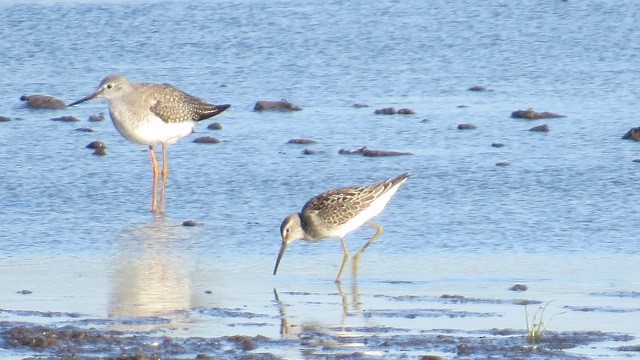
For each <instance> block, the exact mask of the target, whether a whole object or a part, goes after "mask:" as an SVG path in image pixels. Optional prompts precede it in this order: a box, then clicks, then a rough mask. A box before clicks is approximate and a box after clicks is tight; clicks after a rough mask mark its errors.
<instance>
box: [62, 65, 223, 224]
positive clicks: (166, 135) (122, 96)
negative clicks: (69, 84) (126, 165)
mask: <svg viewBox="0 0 640 360" xmlns="http://www.w3.org/2000/svg"><path fill="white" fill-rule="evenodd" d="M94 98H103V99H107V100H108V101H109V114H110V115H111V121H112V122H113V125H115V127H116V129H117V130H118V132H119V133H120V134H121V135H122V136H123V137H124V138H126V139H127V140H129V141H131V142H134V143H137V144H142V145H148V146H149V154H150V155H151V166H152V167H153V187H152V191H153V196H152V199H151V211H153V212H154V213H155V212H158V211H164V204H165V195H166V186H167V178H168V175H169V163H168V162H167V145H169V144H173V143H175V142H176V141H178V140H180V139H181V138H183V137H185V136H187V135H189V134H191V133H193V128H194V126H195V124H196V122H198V121H200V120H204V119H208V118H210V117H212V116H215V115H218V114H220V113H221V112H223V111H225V110H226V109H228V108H229V106H231V105H228V104H224V105H212V104H209V103H208V102H206V101H204V100H202V99H200V98H197V97H195V96H192V95H189V94H187V93H185V92H184V91H182V90H179V89H178V88H176V87H174V86H172V85H170V84H150V83H140V84H131V83H130V82H129V80H127V78H126V77H124V76H123V75H109V76H107V77H106V78H104V79H103V80H102V82H101V83H100V85H99V86H98V90H96V91H95V92H94V93H93V94H90V95H87V96H85V97H83V98H82V99H80V100H78V101H75V102H72V103H71V104H69V106H73V105H77V104H80V103H82V102H85V101H87V100H91V99H94ZM155 145H162V184H161V185H162V187H161V190H160V207H159V208H158V204H157V200H156V196H157V192H158V174H159V168H158V159H157V158H156V153H155V150H154V146H155Z"/></svg>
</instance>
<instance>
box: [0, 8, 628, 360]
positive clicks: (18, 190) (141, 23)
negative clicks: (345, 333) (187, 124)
mask: <svg viewBox="0 0 640 360" xmlns="http://www.w3.org/2000/svg"><path fill="white" fill-rule="evenodd" d="M639 16H640V8H638V6H637V3H636V2H634V1H616V2H610V1H569V2H563V1H532V2H527V3H521V2H503V1H488V2H481V3H476V2H472V1H457V2H444V1H439V2H423V1H402V2H400V1H386V0H385V1H378V2H375V3H371V2H366V1H350V2H345V1H327V2H322V3H317V2H313V1H295V2H294V1H288V0H287V1H273V2H259V1H252V0H244V1H236V2H220V1H213V2H204V3H203V2H195V1H185V2H170V1H166V2H146V1H144V2H141V1H130V2H123V1H107V2H94V1H59V2H54V3H52V4H45V3H41V2H40V3H39V2H31V3H21V2H18V1H9V2H5V3H3V4H2V5H0V24H1V25H0V39H1V40H0V53H1V54H2V63H3V64H2V66H0V99H2V100H3V101H1V102H0V115H4V116H9V117H11V118H12V121H10V122H6V123H0V166H1V167H2V170H1V171H0V234H1V235H0V267H1V268H2V270H1V273H2V275H0V279H2V280H1V281H0V308H2V309H12V310H37V311H60V312H78V313H81V314H83V316H89V317H93V318H95V317H98V318H118V317H122V316H125V317H129V316H150V315H158V316H168V317H169V318H172V320H171V322H170V323H169V325H168V326H165V325H166V324H164V325H163V326H160V328H169V329H170V330H168V331H174V333H173V334H177V335H184V336H220V335H221V334H234V333H236V332H237V333H247V334H263V335H267V336H273V337H277V336H279V334H280V331H281V329H280V326H279V325H280V320H281V315H282V312H281V309H280V310H279V309H278V306H276V303H277V301H276V300H275V298H274V293H273V291H274V288H275V289H277V293H278V294H279V298H280V300H281V301H284V302H285V303H286V304H287V309H288V314H289V316H291V317H292V319H291V322H293V323H298V324H300V323H307V322H310V321H314V322H319V323H321V324H323V325H325V326H327V327H331V326H336V325H338V324H341V322H343V321H344V320H345V319H347V320H348V321H349V320H350V321H353V322H356V323H359V321H360V320H358V319H360V318H358V317H355V316H350V317H346V318H345V317H344V315H345V313H344V312H343V306H341V304H342V303H343V297H344V294H345V292H344V291H342V290H339V289H336V286H335V285H334V284H333V282H332V280H333V278H334V276H335V273H336V272H337V269H338V267H339V262H340V259H341V248H340V245H339V242H338V241H337V240H327V241H325V242H322V243H318V244H303V243H300V244H293V245H292V246H291V247H290V249H289V251H288V253H287V254H286V255H285V257H284V259H283V262H282V264H281V267H280V270H279V272H278V275H277V276H276V277H274V276H272V275H271V272H272V269H273V264H274V261H275V256H276V254H277V251H278V248H279V245H280V240H279V234H278V227H279V224H280V221H281V220H282V219H283V218H284V217H285V216H286V215H287V214H288V213H290V212H291V211H294V210H298V209H300V208H301V206H302V205H303V204H304V202H305V201H306V200H307V199H308V198H310V197H311V196H313V195H315V194H318V193H320V192H322V191H324V190H327V189H330V188H334V187H340V186H346V185H355V184H366V183H372V182H375V181H378V180H381V179H384V178H388V177H392V176H395V175H397V174H399V173H401V172H405V171H409V172H410V173H411V178H410V180H409V181H408V183H407V184H406V185H405V186H404V187H403V188H401V189H400V191H399V192H398V194H397V195H396V197H394V199H393V200H392V201H391V203H390V205H389V207H388V208H387V209H386V210H385V211H384V212H383V213H382V214H381V216H380V217H379V218H378V221H379V222H380V223H382V224H383V225H384V226H385V233H384V235H383V236H382V237H381V238H380V239H379V241H378V242H376V243H375V244H374V246H372V247H371V248H370V249H369V250H368V251H367V253H365V255H364V256H363V259H362V261H361V264H360V272H359V277H358V283H357V285H358V286H357V289H354V288H350V286H349V285H345V287H346V289H345V290H347V291H346V293H347V294H351V295H358V296H359V301H358V302H357V303H359V304H360V305H359V306H360V310H359V311H365V312H366V311H367V310H369V311H372V310H374V309H377V308H390V309H394V310H398V311H399V308H398V305H397V303H396V302H394V301H392V300H390V301H384V300H382V299H385V297H384V296H389V297H393V296H402V295H416V296H433V297H436V298H437V297H439V296H440V295H442V294H461V295H464V296H470V297H479V298H485V297H486V298H500V299H511V298H514V297H527V298H531V299H536V300H539V301H543V302H546V301H554V302H553V305H551V306H552V307H555V312H562V311H566V308H565V307H567V306H578V307H579V306H595V307H597V308H598V307H603V306H604V307H605V308H606V307H607V306H614V307H616V308H622V309H626V310H629V312H608V311H605V312H598V311H595V312H580V311H566V313H565V314H563V315H562V316H561V317H560V318H559V319H558V318H556V319H555V320H554V323H553V325H552V326H553V327H554V328H555V329H557V330H563V329H568V330H573V329H579V330H602V331H611V332H621V333H627V334H632V335H634V336H640V332H638V329H637V320H639V319H640V317H639V310H638V305H637V296H635V297H631V298H621V297H618V296H613V297H611V296H598V295H594V294H617V293H618V292H622V293H630V294H635V292H637V291H638V289H639V288H640V282H639V280H638V277H637V276H635V275H634V273H635V269H637V268H638V267H639V266H640V251H639V250H640V247H639V245H638V237H637V224H638V203H639V200H640V195H639V193H638V191H637V190H638V187H637V178H638V176H639V170H640V168H639V166H640V165H638V164H637V163H634V162H632V160H634V159H636V158H640V156H639V155H638V154H639V151H638V144H636V143H634V142H632V141H625V140H621V139H620V137H621V136H622V135H623V134H624V133H625V132H626V131H627V130H629V129H630V128H631V127H635V126H637V125H638V120H637V119H636V118H635V114H636V108H637V104H636V102H637V99H638V98H640V90H639V89H638V86H637V84H638V82H639V81H638V80H639V78H640V72H639V71H638V68H640V67H639V65H640V59H639V58H638V53H639V52H638V50H639V48H640V36H639V35H640V34H639V32H640V30H639V29H640V28H638V26H637V19H638V17H639ZM115 72H119V73H125V74H127V76H128V77H129V78H130V79H131V80H132V81H134V82H143V81H148V82H158V83H162V82H169V83H172V84H174V85H176V86H178V87H179V88H181V89H184V90H185V91H187V92H189V93H192V94H194V95H197V96H200V97H203V98H206V99H208V100H210V101H212V102H214V103H230V104H232V107H231V108H230V109H229V110H228V111H227V112H225V113H223V114H222V115H220V116H218V117H216V118H214V121H218V122H221V123H222V124H223V127H224V128H223V130H222V131H219V132H212V131H210V130H207V129H206V125H207V124H199V125H198V127H197V132H198V134H194V135H193V136H192V137H190V138H188V139H185V140H183V141H181V142H179V143H178V144H175V145H173V146H171V147H170V148H169V156H170V165H171V169H172V172H171V178H170V182H169V187H168V200H167V201H168V204H167V213H166V216H164V217H161V218H157V217H156V218H154V217H153V216H152V214H151V213H150V212H149V211H148V209H149V206H150V204H149V203H150V199H149V197H150V184H151V169H150V164H149V160H148V154H147V152H146V148H145V147H144V146H137V145H133V144H131V143H129V142H127V141H126V140H125V139H123V138H121V137H120V135H119V134H118V133H117V132H116V131H115V129H114V128H113V126H112V124H111V123H110V121H108V120H107V121H103V122H100V123H89V122H87V120H86V119H87V117H88V116H89V115H91V114H96V113H98V112H105V113H106V109H107V107H106V103H104V102H100V101H92V102H88V103H85V104H83V105H81V106H77V107H73V108H69V109H64V110H58V111H34V110H28V109H26V108H24V106H23V104H22V103H21V102H20V101H19V97H20V96H21V95H22V94H33V93H43V94H48V95H53V96H56V97H58V98H61V99H64V100H66V101H67V102H70V101H73V100H77V99H79V98H80V97H82V96H85V95H87V94H89V93H90V92H92V91H94V90H95V88H96V86H97V85H98V83H99V81H100V80H101V79H102V78H103V77H104V76H105V75H107V74H110V73H115ZM472 85H484V86H486V87H487V88H488V89H489V90H490V91H486V92H479V93H476V92H470V91H467V88H469V87H470V86H472ZM280 98H286V99H288V100H289V101H291V102H293V103H295V104H297V105H299V106H301V107H302V108H303V109H304V110H303V111H300V112H296V113H290V114H283V113H256V112H253V111H252V108H253V105H254V103H255V101H257V100H278V99H280ZM354 103H364V104H367V105H369V106H370V107H368V108H354V107H352V105H353V104H354ZM459 105H467V106H468V107H464V108H460V107H458V106H459ZM387 106H394V107H396V108H402V107H407V108H411V109H413V110H415V111H416V113H417V114H416V115H412V116H401V115H396V116H381V115H374V114H373V111H374V110H375V109H378V108H382V107H387ZM528 107H533V108H534V109H536V110H540V111H552V112H557V113H560V114H563V115H566V116H567V117H565V118H560V119H550V120H539V121H534V122H531V121H526V120H515V119H511V118H510V113H511V112H512V111H515V110H517V109H526V108H528ZM62 115H73V116H76V117H78V118H80V119H81V120H82V121H81V122H79V123H74V124H67V123H59V122H53V121H49V119H51V118H53V117H58V116H62ZM545 122H546V123H548V124H549V126H550V127H551V131H550V132H549V133H546V134H541V133H534V132H529V131H527V130H528V129H529V128H531V127H533V126H534V125H540V124H543V123H545ZM461 123H473V124H475V125H476V126H477V129H475V130H469V131H459V130H457V128H456V127H457V125H458V124H461ZM77 127H91V128H92V129H94V130H95V132H92V133H84V132H78V131H75V128H77ZM203 134H207V135H212V136H216V137H218V138H219V139H220V140H222V142H221V143H220V144H217V145H211V146H208V145H200V144H195V143H192V142H191V140H193V139H194V138H195V137H196V136H201V135H203ZM299 137H304V138H311V139H314V140H317V141H318V144H316V145H310V146H306V147H308V148H311V149H314V150H317V151H318V154H316V155H312V156H306V155H303V154H302V150H303V149H304V148H305V146H300V145H291V144H286V142H287V141H288V140H289V139H291V138H299ZM93 140H101V141H104V142H105V143H107V146H108V155H107V156H104V157H97V156H94V155H92V154H91V151H89V150H88V149H85V148H84V146H85V145H86V144H88V143H89V142H90V141H93ZM494 142H500V143H504V144H505V146H504V147H502V148H494V147H492V146H491V144H492V143H494ZM362 146H368V147H370V148H373V149H383V150H396V151H406V152H411V153H413V154H414V155H412V156H403V157H395V158H366V157H359V156H345V155H339V154H338V150H339V149H341V148H348V149H352V150H354V149H357V148H360V147H362ZM498 162H508V163H510V165H509V166H505V167H502V166H496V163H498ZM188 219H195V220H196V221H198V222H200V223H202V224H201V225H200V226H197V227H195V228H186V227H182V226H181V223H182V221H184V220H188ZM367 236H370V229H362V230H360V231H357V232H356V233H354V234H351V235H350V236H349V237H348V243H349V244H351V247H352V248H353V249H354V250H355V249H356V248H357V247H359V246H361V244H363V243H364V242H365V241H366V238H367ZM346 280H347V281H348V282H349V281H351V279H350V278H349V276H346ZM348 282H347V284H348ZM516 282H523V283H526V284H527V285H529V287H530V289H531V290H530V291H528V292H526V293H523V294H514V293H512V292H509V291H507V288H508V287H509V286H511V285H513V284H514V283H516ZM22 289H28V290H31V291H33V293H32V294H30V295H22V294H16V291H18V290H22ZM205 291H209V292H210V293H206V292H205ZM300 293H303V294H306V293H309V294H311V298H312V299H315V300H309V299H307V297H306V296H301V295H300ZM314 294H315V295H317V296H315V295H314ZM340 295H343V296H340ZM525 295H526V296H525ZM298 300H299V301H298ZM431 305H433V304H429V306H431ZM411 306H416V307H419V306H421V304H419V303H418V304H412V305H411ZM214 307H219V308H223V309H243V310H246V311H249V312H256V313H259V314H262V315H263V317H258V319H257V320H255V321H254V320H252V319H253V318H251V317H250V318H249V320H246V319H245V318H243V317H241V320H236V319H235V318H234V316H217V315H216V316H213V315H211V314H208V313H207V312H206V311H205V313H204V314H203V313H200V312H198V311H196V310H194V309H211V308H214ZM463 307H464V306H463ZM471 307H473V306H471ZM563 309H564V310H563ZM176 311H177V314H178V315H177V316H176ZM498 312H499V313H500V317H499V318H483V317H479V318H475V317H472V319H467V320H461V319H457V320H455V321H450V319H438V320H437V321H431V322H427V323H425V321H424V319H423V320H422V321H421V320H420V319H417V320H414V321H410V323H407V319H406V318H402V317H400V318H397V317H384V316H375V315H373V319H374V320H375V321H377V323H378V325H389V326H398V327H404V328H406V329H408V330H410V331H420V330H430V329H446V328H451V329H487V328H516V329H522V328H524V326H525V324H524V321H523V313H522V307H521V306H513V305H512V306H508V307H506V308H505V309H501V310H499V311H498ZM373 313H374V314H375V312H373ZM167 314H170V315H167ZM171 314H173V315H171ZM185 314H186V315H185ZM351 314H352V315H353V313H351ZM2 317H4V318H5V319H13V317H12V316H11V315H3V314H2V313H0V319H2ZM18 318H19V319H21V318H20V317H18ZM370 319H371V318H369V320H370ZM603 319H605V320H603ZM38 321H42V319H39V320H38ZM256 323H257V324H258V325H256ZM147 325H148V324H146V323H144V324H143V326H142V327H146V326H147ZM363 326H366V324H365V325H363ZM151 328H156V326H151ZM632 343H633V342H632ZM635 343H637V340H636V341H635ZM607 349H608V348H607V347H606V346H603V347H601V348H599V350H594V349H582V350H580V351H582V353H585V354H592V355H594V354H595V355H598V354H600V355H602V354H603V353H604V354H605V355H602V356H609V357H615V356H617V355H616V354H615V353H614V354H610V353H609V352H608V350H607ZM580 351H578V353H581V352H580ZM282 355H284V356H287V357H297V356H299V355H300V354H299V353H293V354H291V353H286V354H282ZM396 355H397V354H396ZM445 355H447V354H446V353H445ZM618 355H619V354H618ZM625 355H629V356H632V355H637V352H636V353H630V354H625Z"/></svg>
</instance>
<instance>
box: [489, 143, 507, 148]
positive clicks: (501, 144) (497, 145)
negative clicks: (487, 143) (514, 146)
mask: <svg viewBox="0 0 640 360" xmlns="http://www.w3.org/2000/svg"><path fill="white" fill-rule="evenodd" d="M491 146H493V147H494V148H501V147H504V144H503V143H493V144H491Z"/></svg>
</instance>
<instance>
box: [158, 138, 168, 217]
mask: <svg viewBox="0 0 640 360" xmlns="http://www.w3.org/2000/svg"><path fill="white" fill-rule="evenodd" d="M168 178H169V162H168V158H167V144H165V143H162V187H161V188H160V211H161V212H164V204H165V200H166V197H167V179H168Z"/></svg>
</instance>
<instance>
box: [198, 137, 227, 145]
mask: <svg viewBox="0 0 640 360" xmlns="http://www.w3.org/2000/svg"><path fill="white" fill-rule="evenodd" d="M193 142H194V143H196V144H217V143H219V142H220V140H218V139H216V138H214V137H213V136H202V137H199V138H197V139H195V140H193Z"/></svg>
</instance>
